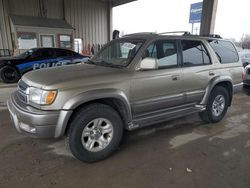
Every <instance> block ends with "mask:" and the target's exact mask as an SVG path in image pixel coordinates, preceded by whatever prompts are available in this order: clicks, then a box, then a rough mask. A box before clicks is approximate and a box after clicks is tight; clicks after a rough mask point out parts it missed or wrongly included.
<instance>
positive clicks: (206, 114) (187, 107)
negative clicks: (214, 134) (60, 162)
mask: <svg viewBox="0 0 250 188" xmlns="http://www.w3.org/2000/svg"><path fill="white" fill-rule="evenodd" d="M241 73H242V66H241V62H240V61H239V57H238V54H237V51H236V49H235V46H234V45H233V44H232V43H231V42H230V41H227V40H223V39H221V38H219V37H217V36H213V37H211V36H210V37H202V36H193V35H188V34H185V35H182V36H177V35H162V34H154V33H139V34H131V35H127V36H124V37H122V38H120V39H115V40H113V41H111V42H109V43H108V44H107V45H105V46H104V47H103V48H102V49H101V50H100V52H99V53H98V54H97V55H95V56H94V57H93V58H92V59H90V60H89V61H88V62H87V63H85V64H78V65H70V66H64V67H56V68H49V69H46V70H37V71H33V72H30V73H27V74H25V75H24V76H23V77H22V79H21V80H20V81H19V83H18V89H17V91H16V92H14V93H13V94H12V95H11V98H10V99H9V100H8V109H9V112H10V115H11V117H12V120H13V122H14V125H15V128H16V129H17V131H18V132H20V133H26V134H28V135H30V136H34V137H38V138H60V137H64V136H65V137H66V139H67V143H68V145H69V148H70V150H71V152H72V154H73V155H74V156H75V157H76V158H77V159H79V160H81V161H85V162H94V161H98V160H102V159H104V158H106V157H108V156H109V155H111V154H112V153H113V152H114V151H115V150H116V149H117V148H118V146H119V144H120V141H121V139H122V135H123V131H124V130H133V129H136V128H140V127H144V126H148V125H152V124H156V123H159V122H164V121H166V120H169V119H174V118H179V117H181V116H186V115H189V114H193V113H199V115H200V117H201V118H202V119H203V120H204V121H205V122H208V123H216V122H219V121H220V120H221V119H222V118H223V117H224V116H225V114H226V112H227V109H228V107H229V106H230V105H231V101H232V96H233V90H234V87H235V86H239V85H240V84H241V82H242V75H241Z"/></svg>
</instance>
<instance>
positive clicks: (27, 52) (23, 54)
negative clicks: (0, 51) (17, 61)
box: [16, 49, 35, 58]
mask: <svg viewBox="0 0 250 188" xmlns="http://www.w3.org/2000/svg"><path fill="white" fill-rule="evenodd" d="M34 51H35V49H30V50H27V51H25V52H23V53H21V54H19V55H17V56H16V57H17V58H27V57H28V56H30V55H32V54H33V52H34Z"/></svg>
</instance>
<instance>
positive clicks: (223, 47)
mask: <svg viewBox="0 0 250 188" xmlns="http://www.w3.org/2000/svg"><path fill="white" fill-rule="evenodd" d="M208 42H209V44H210V45H211V47H212V48H213V50H214V52H215V53H216V55H217V57H218V59H219V61H220V62H221V63H235V62H238V61H239V56H238V53H237V50H236V49H235V47H234V45H233V44H232V43H231V42H229V41H222V40H209V41H208Z"/></svg>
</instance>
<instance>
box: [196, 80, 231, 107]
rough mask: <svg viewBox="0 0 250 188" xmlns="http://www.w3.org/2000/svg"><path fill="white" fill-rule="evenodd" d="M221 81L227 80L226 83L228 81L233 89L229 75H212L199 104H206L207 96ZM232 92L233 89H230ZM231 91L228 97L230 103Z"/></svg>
mask: <svg viewBox="0 0 250 188" xmlns="http://www.w3.org/2000/svg"><path fill="white" fill-rule="evenodd" d="M223 82H227V83H230V86H231V88H232V89H233V80H232V78H231V77H230V76H217V77H214V78H213V79H212V80H210V82H209V84H208V85H207V87H206V90H205V95H204V97H203V99H202V101H201V103H200V104H202V105H206V104H207V101H208V99H209V96H210V94H211V92H212V90H213V89H214V87H215V86H216V85H218V84H220V83H223ZM232 93H233V91H232ZM232 93H231V94H230V93H229V94H230V95H231V96H229V97H230V102H229V104H231V100H232Z"/></svg>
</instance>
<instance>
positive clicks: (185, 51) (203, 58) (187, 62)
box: [181, 40, 210, 66]
mask: <svg viewBox="0 0 250 188" xmlns="http://www.w3.org/2000/svg"><path fill="white" fill-rule="evenodd" d="M181 45H182V57H183V66H198V65H208V64H210V58H209V56H208V52H207V51H206V49H205V47H204V45H203V44H202V42H201V41H191V40H182V41H181Z"/></svg>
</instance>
